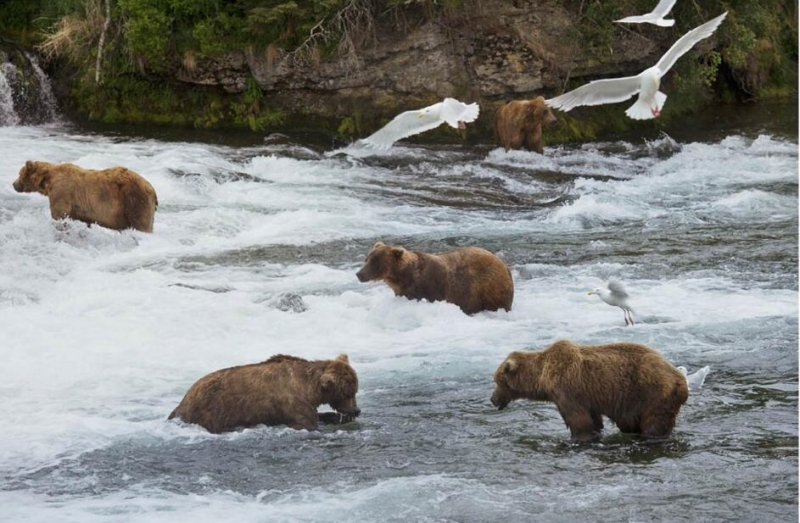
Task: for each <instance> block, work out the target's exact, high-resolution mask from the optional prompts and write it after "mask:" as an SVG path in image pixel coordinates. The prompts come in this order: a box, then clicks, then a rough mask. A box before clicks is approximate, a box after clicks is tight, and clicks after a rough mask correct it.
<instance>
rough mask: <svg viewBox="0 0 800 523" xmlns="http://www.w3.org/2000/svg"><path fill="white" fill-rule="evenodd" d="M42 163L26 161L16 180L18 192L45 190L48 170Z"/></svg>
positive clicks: (15, 184) (15, 188) (15, 187)
mask: <svg viewBox="0 0 800 523" xmlns="http://www.w3.org/2000/svg"><path fill="white" fill-rule="evenodd" d="M42 163H43V162H32V161H30V160H28V161H27V162H25V165H24V166H23V167H22V169H20V170H19V176H18V177H17V180H16V181H15V182H14V190H15V191H17V192H43V191H44V188H45V187H44V184H45V179H46V173H47V171H46V169H44V168H43V165H42Z"/></svg>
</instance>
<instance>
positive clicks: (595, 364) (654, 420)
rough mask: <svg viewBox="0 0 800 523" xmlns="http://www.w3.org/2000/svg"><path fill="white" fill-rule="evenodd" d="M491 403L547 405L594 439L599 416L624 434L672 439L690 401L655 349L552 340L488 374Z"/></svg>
mask: <svg viewBox="0 0 800 523" xmlns="http://www.w3.org/2000/svg"><path fill="white" fill-rule="evenodd" d="M494 382H495V388H494V393H493V394H492V404H493V405H494V406H495V407H497V408H498V409H500V410H503V409H504V408H505V407H506V406H507V405H508V404H509V403H510V402H511V401H514V400H516V399H521V398H524V399H529V400H533V401H550V402H552V403H555V404H556V407H558V412H559V413H560V414H561V417H562V418H563V419H564V423H566V425H567V427H569V429H570V432H571V433H572V438H573V439H575V440H579V441H588V440H592V439H595V438H597V437H599V436H600V431H601V430H602V429H603V419H602V417H603V416H606V417H608V418H609V419H610V420H611V421H613V422H614V423H615V424H616V425H617V427H619V429H620V430H621V431H622V432H628V433H634V434H640V435H641V436H643V437H645V438H664V437H667V436H669V435H670V433H671V432H672V429H673V427H674V426H675V419H676V418H677V417H678V412H679V411H680V410H681V405H683V404H684V403H686V399H687V398H688V397H689V388H688V387H687V385H686V378H685V377H684V376H683V374H681V373H680V371H679V370H678V369H676V368H675V367H673V366H672V365H671V364H670V363H669V362H667V361H666V360H665V359H664V358H663V357H662V356H661V355H660V354H659V353H658V352H656V351H654V350H653V349H651V348H649V347H647V346H645V345H640V344H638V343H611V344H609V345H597V346H592V345H576V344H574V343H572V342H570V341H557V342H556V343H554V344H552V345H551V346H550V347H548V348H547V349H545V350H543V351H538V352H512V353H511V354H509V356H508V357H507V358H506V359H505V361H503V363H501V364H500V366H499V367H498V368H497V371H495V373H494Z"/></svg>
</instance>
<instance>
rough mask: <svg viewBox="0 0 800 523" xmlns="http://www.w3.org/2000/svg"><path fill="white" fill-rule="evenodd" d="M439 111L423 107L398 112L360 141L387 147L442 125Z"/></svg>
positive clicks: (383, 147)
mask: <svg viewBox="0 0 800 523" xmlns="http://www.w3.org/2000/svg"><path fill="white" fill-rule="evenodd" d="M439 113H440V111H430V112H425V110H424V109H419V110H416V111H406V112H404V113H400V114H398V115H397V116H395V117H394V119H393V120H392V121H391V122H389V123H387V124H386V125H384V126H383V127H381V128H380V129H378V130H377V131H375V132H374V133H373V134H371V135H369V136H367V137H366V138H364V139H362V140H361V141H362V142H364V143H365V144H367V145H371V146H372V147H376V148H378V149H388V148H389V147H391V146H392V144H393V143H394V142H396V141H397V140H400V139H402V138H407V137H409V136H413V135H415V134H419V133H422V132H425V131H429V130H430V129H434V128H436V127H439V126H440V125H442V122H444V120H443V119H442V117H441V115H440V114H439Z"/></svg>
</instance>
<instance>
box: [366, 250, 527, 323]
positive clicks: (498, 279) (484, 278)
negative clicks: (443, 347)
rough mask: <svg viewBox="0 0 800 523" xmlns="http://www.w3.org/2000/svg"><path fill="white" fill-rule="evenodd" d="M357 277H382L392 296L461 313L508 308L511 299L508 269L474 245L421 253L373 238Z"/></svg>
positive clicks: (510, 281) (370, 279)
mask: <svg viewBox="0 0 800 523" xmlns="http://www.w3.org/2000/svg"><path fill="white" fill-rule="evenodd" d="M356 276H357V277H358V279H359V281H361V282H367V281H374V280H383V281H384V282H385V283H386V284H387V285H388V286H389V287H391V289H392V290H393V291H394V293H395V295H397V296H403V297H405V298H408V299H410V300H428V301H446V302H449V303H453V304H455V305H458V306H459V307H460V308H461V310H462V311H464V312H465V313H466V314H475V313H476V312H481V311H496V310H498V309H504V310H506V311H510V310H511V304H512V302H513V301H514V282H513V280H512V278H511V271H509V269H508V267H506V264H505V263H503V262H502V261H501V260H500V258H498V257H497V256H495V255H494V254H492V253H490V252H489V251H487V250H485V249H480V248H478V247H464V248H461V249H455V250H452V251H448V252H445V253H443V254H426V253H424V252H418V251H409V250H406V249H404V248H403V247H397V246H389V245H384V244H383V243H381V242H378V243H376V244H375V246H374V247H373V248H372V251H370V253H369V254H368V255H367V259H366V261H365V262H364V266H363V267H362V268H361V270H359V271H358V272H357V273H356Z"/></svg>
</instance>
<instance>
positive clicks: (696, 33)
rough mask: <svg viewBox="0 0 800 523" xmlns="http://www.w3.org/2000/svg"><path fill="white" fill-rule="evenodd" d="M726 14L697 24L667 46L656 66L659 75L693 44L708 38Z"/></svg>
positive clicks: (668, 68)
mask: <svg viewBox="0 0 800 523" xmlns="http://www.w3.org/2000/svg"><path fill="white" fill-rule="evenodd" d="M727 15H728V12H727V11H725V12H724V13H722V14H721V15H719V16H718V17H716V18H714V19H711V20H709V21H708V22H706V23H704V24H703V25H699V26H697V27H695V28H694V29H692V30H691V31H689V32H688V33H686V34H685V35H683V36H682V37H681V38H680V39H679V40H678V41H677V42H675V43H674V44H672V47H670V48H669V51H667V52H666V53H665V54H664V56H662V57H661V60H659V61H658V63H657V64H656V67H658V70H659V72H660V73H661V76H664V74H666V72H667V71H669V70H670V68H671V67H672V66H673V65H675V62H676V61H677V60H678V58H680V57H681V56H683V55H684V54H685V53H686V52H687V51H688V50H689V49H691V48H692V47H694V45H695V44H696V43H697V42H699V41H700V40H703V39H705V38H708V37H709V36H711V35H712V34H714V31H716V30H717V27H719V24H721V23H722V20H724V19H725V17H726V16H727Z"/></svg>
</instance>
